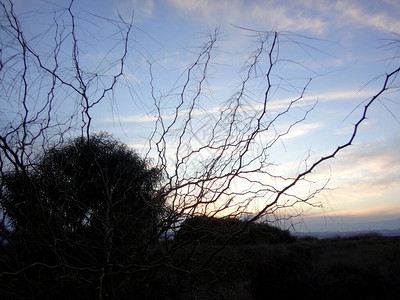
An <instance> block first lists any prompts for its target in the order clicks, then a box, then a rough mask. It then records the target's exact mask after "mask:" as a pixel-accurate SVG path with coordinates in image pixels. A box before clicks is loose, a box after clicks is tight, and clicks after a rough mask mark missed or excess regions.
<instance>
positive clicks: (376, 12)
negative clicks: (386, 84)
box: [14, 0, 400, 228]
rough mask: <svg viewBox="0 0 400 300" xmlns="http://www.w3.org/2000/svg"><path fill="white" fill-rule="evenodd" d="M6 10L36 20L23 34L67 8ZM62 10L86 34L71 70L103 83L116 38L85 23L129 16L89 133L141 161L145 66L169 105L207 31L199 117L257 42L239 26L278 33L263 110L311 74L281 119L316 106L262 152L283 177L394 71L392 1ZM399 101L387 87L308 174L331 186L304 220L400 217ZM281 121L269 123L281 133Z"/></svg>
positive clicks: (171, 2) (351, 118) (147, 122)
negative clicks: (113, 76) (355, 128)
mask: <svg viewBox="0 0 400 300" xmlns="http://www.w3.org/2000/svg"><path fill="white" fill-rule="evenodd" d="M14 2H15V7H16V11H17V12H21V13H22V12H24V11H25V12H28V11H36V12H35V13H33V14H27V15H23V19H22V20H23V25H25V26H26V27H25V28H26V30H27V34H28V35H31V36H34V35H35V33H37V32H39V31H41V30H43V29H44V28H46V26H47V25H48V24H51V22H52V21H51V20H49V19H48V14H47V12H48V10H51V9H53V8H54V7H57V6H58V5H60V6H62V4H64V6H65V5H66V4H68V2H64V1H57V2H55V1H54V2H51V1H22V0H19V1H14ZM54 3H56V4H54ZM38 10H39V11H40V12H43V14H41V13H38ZM73 10H74V12H76V13H77V17H78V18H77V20H78V22H79V24H80V26H81V27H80V28H79V30H80V31H79V33H80V34H81V36H82V37H85V38H84V39H82V40H83V41H84V42H82V43H81V45H82V48H83V50H84V51H82V53H81V61H82V63H84V64H85V65H86V66H87V68H88V69H90V68H92V69H93V68H94V69H96V70H98V71H99V72H100V71H103V72H104V74H107V72H108V71H107V70H103V69H102V64H99V61H102V62H103V64H104V65H106V64H107V62H110V61H111V62H112V61H114V59H116V57H118V55H120V53H121V45H120V44H117V47H115V48H113V47H114V45H115V40H116V39H118V38H120V36H118V34H117V35H113V33H115V31H113V29H112V28H111V26H110V27H108V26H107V24H109V23H107V22H105V20H104V19H103V20H100V19H99V18H97V17H94V16H93V15H92V14H94V15H99V16H102V17H107V18H111V19H116V18H118V15H119V16H121V17H122V18H124V19H125V20H130V18H131V16H132V13H133V24H134V28H133V31H132V35H131V41H130V43H129V50H130V54H129V56H128V57H127V60H126V69H125V77H124V80H123V81H122V82H121V84H120V86H118V89H117V90H116V93H115V97H114V98H113V99H114V100H113V102H112V103H110V102H104V103H103V104H101V105H99V106H98V107H97V108H96V111H95V119H94V120H95V122H94V126H95V129H96V130H107V131H109V132H112V133H114V134H115V135H116V136H117V137H118V138H120V139H121V140H122V141H123V142H125V143H127V144H128V145H130V146H132V147H134V148H136V149H137V150H138V151H139V152H141V153H145V152H146V145H147V143H146V141H147V139H148V137H149V134H150V132H151V129H152V128H153V127H154V113H155V110H154V106H153V105H152V103H153V100H152V98H151V89H150V86H149V82H150V76H149V63H151V64H152V70H153V77H154V78H153V79H154V82H153V83H154V85H155V87H156V88H155V91H154V92H155V94H156V95H157V96H158V97H160V99H161V98H162V99H164V100H163V101H165V103H167V104H168V105H169V107H174V104H176V99H175V98H174V97H175V96H176V93H177V90H179V87H180V86H181V84H182V80H183V79H182V78H183V77H182V74H184V72H185V70H186V68H187V67H188V66H189V65H190V63H192V62H193V61H194V59H195V58H196V53H198V52H199V47H200V46H201V45H203V44H204V42H206V41H207V38H208V36H209V34H212V33H213V32H214V31H215V29H216V28H218V38H217V43H216V49H215V52H214V53H213V55H214V56H213V61H212V64H211V65H210V69H209V74H210V76H209V80H208V82H207V86H206V87H207V89H206V92H205V95H204V97H203V98H202V99H201V101H202V104H201V107H202V108H203V109H204V110H205V111H208V112H219V111H220V109H221V107H222V106H223V103H224V101H226V100H227V99H229V98H230V97H231V96H232V94H233V93H234V92H235V90H237V88H238V86H240V83H241V78H242V77H241V76H243V73H241V67H242V66H243V63H244V61H245V59H246V57H248V55H249V54H251V53H252V51H254V49H255V48H254V47H255V46H256V42H257V36H258V33H257V32H256V31H249V30H244V29H241V28H249V29H253V30H257V31H260V32H262V31H264V32H266V31H271V30H276V31H279V32H282V35H281V36H280V40H279V47H280V53H279V57H280V59H281V62H280V63H279V64H278V65H277V68H276V69H275V70H274V76H275V77H274V78H273V84H274V85H276V86H277V87H278V86H279V88H277V89H276V93H275V94H274V95H273V97H272V99H271V105H272V106H271V107H272V108H271V109H272V110H274V109H275V110H276V111H278V109H279V107H280V105H281V104H282V103H285V100H286V99H288V98H290V99H292V98H293V97H294V94H295V92H298V91H299V90H301V87H303V86H304V85H305V84H306V82H307V81H308V79H309V78H310V77H313V80H312V81H311V83H310V85H309V86H308V89H307V91H306V94H305V97H304V99H303V100H302V103H303V104H302V105H301V106H299V107H298V109H297V111H296V110H295V111H294V112H293V115H289V116H288V119H287V120H286V121H287V122H289V121H290V117H293V120H295V119H296V118H299V116H300V115H301V113H302V109H303V110H304V109H310V108H311V107H313V105H314V104H316V103H317V104H316V106H315V108H314V109H313V110H312V111H311V112H310V113H309V115H308V116H307V119H306V120H305V121H304V122H303V123H302V124H300V125H298V126H296V127H295V128H293V130H292V131H291V133H290V134H289V135H287V136H285V137H284V138H283V141H282V143H281V144H280V146H277V147H276V149H275V150H274V151H275V152H274V153H272V154H271V155H272V157H273V160H274V162H276V163H277V164H279V167H277V169H279V170H283V171H282V172H289V173H290V172H294V171H295V170H297V169H298V167H299V165H301V163H302V161H303V160H304V158H305V157H307V156H308V155H310V157H311V160H313V159H314V160H316V159H318V158H320V157H321V156H324V155H326V154H329V153H330V152H332V150H334V149H335V148H336V147H337V146H338V145H340V144H342V143H344V142H345V141H346V140H347V139H348V138H349V135H350V134H351V130H352V125H353V124H354V123H355V122H356V121H357V120H358V119H359V117H360V116H361V110H362V104H363V103H365V101H366V100H367V99H368V98H369V97H371V96H373V95H374V94H375V93H376V92H377V91H378V90H379V88H380V87H381V85H382V83H383V80H384V75H385V73H388V72H390V71H392V70H394V69H395V68H396V67H398V65H399V62H400V59H399V52H397V51H399V49H400V48H399V44H397V48H396V45H394V46H389V45H388V44H389V43H390V41H391V40H393V39H397V40H399V39H400V38H399V36H396V35H394V34H393V33H400V31H399V30H400V29H399V28H400V2H399V1H396V0H382V1H361V0H359V1H350V0H348V1H326V0H320V1H317V0H303V1H235V0H231V1H228V0H227V1H211V0H209V1H207V0H203V1H195V0H193V1H189V0H166V1H145V0H143V1H141V0H122V1H90V0H79V1H78V0H77V1H75V3H74V4H73ZM46 16H47V17H46ZM24 22H25V23H24ZM27 24H29V26H27ZM35 41H38V40H35ZM43 42H45V43H43ZM46 42H48V41H46V40H45V41H43V40H40V41H39V42H38V43H37V44H38V45H39V44H40V46H41V47H45V45H46ZM48 43H49V45H51V43H50V42H48ZM107 53H108V54H107ZM106 54H107V56H106ZM66 56H68V53H66ZM396 56H397V57H396ZM104 57H107V60H106V61H104V60H103V58H104ZM293 62H295V63H293ZM114 69H115V68H114ZM114 69H111V70H109V71H110V72H112V71H113V70H114ZM180 76H181V77H180ZM282 78H283V79H285V80H286V81H282ZM286 83H287V84H289V83H290V84H291V86H290V87H291V88H290V90H289V91H288V90H287V89H285V84H286ZM259 84H260V82H257V81H255V83H254V85H253V86H250V87H249V88H251V90H249V94H251V95H252V97H254V98H257V97H259V96H260V94H262V88H260V85H259ZM174 87H176V89H174ZM399 96H400V93H399V91H398V90H397V92H396V93H392V94H388V95H385V97H383V98H382V99H381V101H379V102H376V103H375V104H374V105H373V106H372V107H371V109H370V111H369V114H368V119H367V120H366V121H365V122H364V124H363V125H362V126H361V128H360V129H361V130H360V132H359V134H358V136H357V138H356V140H355V143H354V145H352V146H351V147H350V148H348V149H346V150H345V151H343V152H342V153H340V154H339V155H338V156H337V158H335V159H334V160H332V161H329V162H327V163H326V164H324V165H323V166H321V167H319V168H318V169H317V170H316V173H315V174H313V180H315V181H316V182H325V181H326V180H327V179H328V178H330V182H329V186H328V187H329V188H330V189H327V190H326V191H325V192H324V193H321V194H319V195H318V196H317V201H318V202H319V203H322V204H323V208H316V209H309V208H305V210H306V211H305V213H304V214H303V216H305V217H306V216H307V215H310V216H329V218H328V219H329V220H330V221H329V222H344V221H343V218H339V217H338V218H337V219H335V216H346V218H347V216H357V218H358V219H359V218H360V217H363V218H364V219H363V220H364V221H368V220H369V219H368V218H370V220H372V217H373V220H374V221H376V218H377V216H382V220H387V218H390V217H392V216H393V218H398V217H399V216H400V198H399V195H400V151H399V150H398V149H399V148H400V134H399V133H400V102H399V101H400V100H399ZM168 105H165V112H166V113H168ZM272 113H273V112H272ZM286 121H285V122H286ZM285 122H284V121H282V124H277V126H278V127H279V126H285V125H286V126H287V123H285ZM205 134H206V133H205ZM305 219H306V218H305ZM346 220H347V219H346ZM329 222H328V223H329ZM306 223H307V222H306ZM399 227H400V224H399ZM335 228H336V227H335Z"/></svg>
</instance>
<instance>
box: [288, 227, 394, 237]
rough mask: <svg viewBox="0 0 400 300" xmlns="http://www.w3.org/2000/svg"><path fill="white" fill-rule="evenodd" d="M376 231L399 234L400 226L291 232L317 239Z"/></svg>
mask: <svg viewBox="0 0 400 300" xmlns="http://www.w3.org/2000/svg"><path fill="white" fill-rule="evenodd" d="M371 232H376V233H379V234H381V235H382V236H400V228H398V229H381V230H359V231H324V232H293V233H292V235H294V236H296V237H305V236H312V237H316V238H318V239H326V238H332V237H337V236H340V237H349V236H355V235H362V234H367V233H371Z"/></svg>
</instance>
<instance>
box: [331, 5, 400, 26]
mask: <svg viewBox="0 0 400 300" xmlns="http://www.w3.org/2000/svg"><path fill="white" fill-rule="evenodd" d="M361 3H362V5H360V4H357V3H356V2H354V1H348V0H341V1H337V2H336V4H335V9H336V10H337V11H338V12H340V13H341V15H342V19H343V20H346V23H349V22H353V23H358V24H360V25H363V26H371V27H375V28H377V29H380V30H383V31H387V32H398V31H399V28H400V21H399V20H398V18H394V17H392V16H390V15H388V14H387V13H386V12H379V11H372V10H373V7H367V5H368V3H369V2H361ZM366 4H367V5H366ZM368 10H370V11H368Z"/></svg>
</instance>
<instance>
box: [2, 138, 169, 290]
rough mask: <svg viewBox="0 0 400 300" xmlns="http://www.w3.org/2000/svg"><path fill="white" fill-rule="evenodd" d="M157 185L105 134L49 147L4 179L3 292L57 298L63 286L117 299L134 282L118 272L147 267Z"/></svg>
mask: <svg viewBox="0 0 400 300" xmlns="http://www.w3.org/2000/svg"><path fill="white" fill-rule="evenodd" d="M160 179H161V175H160V172H159V170H157V169H156V168H150V167H149V166H148V163H147V162H146V161H145V160H143V159H141V158H140V157H139V156H138V155H137V154H136V153H135V152H133V151H132V150H131V149H129V148H128V147H127V146H125V145H124V144H121V143H120V142H119V141H117V140H115V139H113V138H112V137H111V136H109V135H107V134H98V135H91V136H90V137H89V138H83V137H80V138H77V139H74V140H71V141H69V142H67V143H65V144H61V145H57V146H54V147H52V148H50V149H48V150H46V151H45V152H44V153H43V154H42V155H40V157H39V158H38V159H37V160H36V162H35V163H33V164H31V165H29V166H26V167H25V168H22V169H21V168H17V169H14V170H10V171H9V172H7V173H5V174H4V177H3V188H2V191H1V198H0V201H1V203H0V204H1V207H2V209H3V213H4V215H5V222H3V224H2V228H1V234H2V237H3V242H2V250H3V251H2V252H3V255H6V256H5V258H4V260H7V263H6V264H4V265H3V268H5V265H6V268H7V272H9V274H5V273H3V274H2V276H3V278H2V280H1V284H2V288H3V289H4V288H6V290H8V291H9V292H10V294H13V295H18V296H21V297H23V296H35V295H40V294H42V293H45V294H46V295H47V296H51V295H53V294H52V293H53V292H54V293H56V294H57V295H59V293H60V291H61V290H62V288H63V287H65V286H67V289H68V293H70V292H71V287H72V286H74V287H75V288H76V289H75V288H72V291H74V289H75V292H76V293H77V294H80V295H81V296H82V295H83V294H86V293H87V292H88V293H89V295H96V294H99V293H101V294H104V295H106V294H108V295H114V296H116V295H120V294H119V292H117V291H116V290H115V289H116V288H117V287H119V288H120V290H122V291H124V288H125V285H126V284H131V282H130V280H132V278H131V276H125V275H122V274H124V273H125V272H126V271H128V270H129V271H130V273H132V274H133V273H135V272H136V271H137V270H138V268H135V266H134V265H135V264H149V262H148V261H146V256H147V253H148V250H149V246H150V245H151V244H152V243H153V242H154V241H156V240H157V228H158V222H159V216H160V214H161V212H162V209H163V205H164V201H163V198H162V197H160V196H159V195H158V192H157V188H158V184H159V182H160ZM4 260H3V262H4ZM10 262H11V263H10ZM14 270H18V272H15V273H14ZM2 271H5V270H4V269H3V270H2ZM6 278H9V280H4V279H6ZM26 285H27V286H26ZM21 286H24V288H23V289H19V287H21ZM91 286H97V287H99V286H100V287H101V288H103V289H104V291H101V290H100V291H99V290H98V291H90V288H91ZM121 288H122V289H121ZM82 290H85V292H82ZM86 290H87V291H86ZM20 293H22V294H20Z"/></svg>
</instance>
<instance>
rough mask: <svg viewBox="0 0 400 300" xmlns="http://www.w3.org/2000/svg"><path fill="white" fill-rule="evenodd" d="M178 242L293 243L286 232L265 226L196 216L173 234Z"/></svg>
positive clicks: (230, 243)
mask: <svg viewBox="0 0 400 300" xmlns="http://www.w3.org/2000/svg"><path fill="white" fill-rule="evenodd" d="M176 241H177V242H184V243H203V244H204V243H206V244H225V243H226V244H228V245H246V244H262V243H288V242H292V241H294V237H292V236H291V234H290V232H289V231H288V230H282V229H280V228H278V227H275V226H271V225H269V224H266V223H249V222H247V221H245V220H240V219H234V218H212V217H207V216H195V217H191V218H188V219H186V220H185V221H184V222H183V223H182V225H181V228H180V229H179V231H178V233H177V235H176Z"/></svg>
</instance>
